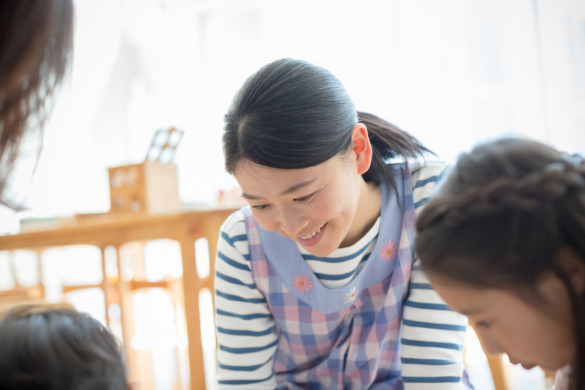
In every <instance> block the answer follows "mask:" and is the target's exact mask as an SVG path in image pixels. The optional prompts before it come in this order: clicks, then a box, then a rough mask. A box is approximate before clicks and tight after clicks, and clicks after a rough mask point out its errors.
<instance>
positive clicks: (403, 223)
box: [244, 165, 415, 390]
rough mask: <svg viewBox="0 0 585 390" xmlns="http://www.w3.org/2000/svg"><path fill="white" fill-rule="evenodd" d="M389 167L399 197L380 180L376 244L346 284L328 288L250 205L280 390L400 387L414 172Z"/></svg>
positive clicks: (254, 255)
mask: <svg viewBox="0 0 585 390" xmlns="http://www.w3.org/2000/svg"><path fill="white" fill-rule="evenodd" d="M392 168H393V170H394V174H395V181H396V187H397V188H396V189H397V193H398V197H397V196H396V192H395V191H394V189H392V187H391V186H390V185H389V184H388V183H382V184H381V185H380V190H381V195H382V207H381V224H380V232H379V236H378V239H377V241H376V245H375V248H374V250H373V252H372V253H371V255H370V257H369V258H368V260H367V262H366V264H365V265H364V266H363V268H362V270H361V271H360V273H359V274H358V275H357V276H356V277H355V278H354V280H353V281H352V282H351V283H349V284H348V285H347V286H345V287H342V288H338V289H328V288H325V287H324V286H323V285H322V284H321V283H320V282H319V280H318V279H317V277H316V276H315V274H314V273H313V272H312V270H311V269H310V268H309V266H308V265H307V264H306V262H305V261H304V259H303V258H302V256H301V254H300V252H299V250H298V248H297V246H296V243H295V242H294V240H291V239H288V238H286V237H284V236H282V235H280V234H278V233H276V232H269V231H266V230H264V229H262V228H261V227H260V226H259V225H258V224H257V223H256V221H255V219H254V217H253V216H252V214H251V211H250V209H249V208H246V209H245V211H244V213H245V221H246V229H247V233H248V242H249V245H250V254H251V257H250V259H251V268H252V275H253V277H254V281H255V283H256V286H257V288H258V289H259V290H260V291H261V292H262V293H263V295H264V297H265V298H266V302H267V304H268V306H269V307H270V310H271V312H272V315H273V317H274V320H275V322H276V326H277V332H278V335H279V338H278V347H277V349H276V352H275V354H274V374H275V376H276V379H277V382H278V386H279V387H278V388H279V389H291V390H292V389H342V388H343V389H366V388H367V389H394V390H399V389H400V390H401V389H403V384H402V379H401V364H400V323H401V317H402V305H403V301H404V300H405V299H406V295H407V292H408V281H409V279H410V272H411V267H412V259H413V256H414V246H413V244H414V233H415V229H414V222H415V211H414V203H413V198H412V184H411V181H412V178H411V173H410V171H409V170H408V169H407V168H406V167H405V166H404V165H393V166H392ZM398 199H400V202H398V201H397V200H398ZM332 261H334V259H332Z"/></svg>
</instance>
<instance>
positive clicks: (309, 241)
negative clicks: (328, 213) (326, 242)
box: [297, 223, 327, 246]
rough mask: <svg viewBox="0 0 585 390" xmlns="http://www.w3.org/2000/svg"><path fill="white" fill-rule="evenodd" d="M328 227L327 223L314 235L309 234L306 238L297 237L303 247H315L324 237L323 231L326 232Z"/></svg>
mask: <svg viewBox="0 0 585 390" xmlns="http://www.w3.org/2000/svg"><path fill="white" fill-rule="evenodd" d="M326 226H327V223H325V224H324V225H323V226H321V227H320V228H319V229H317V230H316V231H314V232H313V233H311V234H308V235H306V236H304V237H297V239H298V240H299V241H300V243H301V244H302V245H303V246H311V245H315V244H316V243H317V242H318V241H319V239H320V238H321V236H322V235H323V230H325V227H326Z"/></svg>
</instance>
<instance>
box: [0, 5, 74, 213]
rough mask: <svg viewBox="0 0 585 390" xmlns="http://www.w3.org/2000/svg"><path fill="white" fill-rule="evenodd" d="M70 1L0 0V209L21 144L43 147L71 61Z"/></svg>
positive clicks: (8, 202) (11, 203)
mask: <svg viewBox="0 0 585 390" xmlns="http://www.w3.org/2000/svg"><path fill="white" fill-rule="evenodd" d="M72 47H73V1H72V0H2V1H0V204H2V205H4V206H7V207H10V208H12V209H20V208H21V206H22V205H21V204H20V202H19V201H18V200H16V199H9V196H8V194H7V192H8V191H7V190H8V189H9V187H10V184H11V180H12V174H13V171H14V167H15V164H16V163H17V161H18V159H19V157H22V156H21V154H22V151H23V146H24V144H26V143H29V142H30V143H31V144H33V145H35V144H36V145H39V146H38V151H37V156H36V157H37V158H38V153H40V149H41V147H42V137H43V126H44V124H45V122H46V120H47V118H48V116H49V113H50V112H51V108H52V106H53V103H54V97H55V92H56V90H57V89H58V87H59V86H60V85H61V83H62V81H63V78H64V76H65V74H66V72H67V70H68V67H69V65H70V62H71V53H72Z"/></svg>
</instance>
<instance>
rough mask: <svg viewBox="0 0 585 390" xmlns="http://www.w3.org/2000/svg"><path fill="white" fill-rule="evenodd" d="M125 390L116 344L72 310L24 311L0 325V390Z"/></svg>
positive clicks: (36, 307)
mask: <svg viewBox="0 0 585 390" xmlns="http://www.w3.org/2000/svg"><path fill="white" fill-rule="evenodd" d="M16 389H20V390H23V389H24V390H26V389H30V390H32V389H35V390H74V389H75V390H126V389H128V385H127V382H126V366H125V364H124V361H123V358H122V351H121V348H120V344H119V343H118V342H117V341H116V339H115V337H114V336H113V335H112V333H110V331H108V329H107V328H106V327H104V326H103V325H102V324H101V323H100V322H99V321H97V320H95V319H93V318H91V317H90V316H88V315H86V314H82V313H79V312H77V311H75V310H73V309H68V308H56V307H47V306H43V305H25V306H19V307H16V308H14V309H12V310H10V311H9V312H8V313H7V314H6V315H5V317H4V318H3V319H2V321H0V390H16Z"/></svg>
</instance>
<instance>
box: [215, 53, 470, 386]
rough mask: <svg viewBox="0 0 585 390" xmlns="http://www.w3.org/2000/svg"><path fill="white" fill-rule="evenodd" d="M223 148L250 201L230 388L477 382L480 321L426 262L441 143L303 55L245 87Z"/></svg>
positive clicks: (242, 229) (235, 281)
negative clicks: (425, 139) (469, 334)
mask: <svg viewBox="0 0 585 390" xmlns="http://www.w3.org/2000/svg"><path fill="white" fill-rule="evenodd" d="M223 146H224V154H225V165H226V169H227V171H228V172H230V173H232V174H233V175H234V177H235V178H236V180H237V181H238V183H239V184H240V187H241V189H242V192H243V194H242V196H243V197H244V198H245V199H247V201H248V203H249V207H245V208H243V209H242V210H240V211H238V212H236V213H234V214H233V215H232V216H231V217H230V218H229V219H228V220H227V221H226V222H225V223H224V225H223V226H222V229H221V239H220V242H219V244H218V255H217V260H216V275H215V277H216V282H215V288H216V291H215V294H216V299H215V302H216V325H217V336H218V341H219V354H218V360H219V373H218V381H219V386H220V388H222V389H223V388H225V389H228V388H229V389H234V388H242V389H243V388H250V389H260V388H267V389H274V388H278V389H297V388H312V389H340V388H359V389H367V388H380V387H382V388H390V389H396V390H398V389H403V388H405V389H409V390H410V389H412V390H414V389H429V386H433V387H432V388H433V389H464V388H466V386H467V385H468V384H467V381H466V378H465V375H464V372H463V364H462V344H463V342H464V336H465V329H466V323H467V320H466V319H465V317H463V316H460V315H458V314H457V313H455V312H453V311H451V310H449V309H448V308H447V307H446V306H445V305H444V304H443V301H441V300H440V298H439V297H438V296H437V295H436V293H435V292H434V291H433V290H432V289H431V288H430V286H429V284H428V280H427V279H426V277H425V276H424V274H423V273H422V272H421V271H420V269H419V268H418V267H417V265H416V259H415V258H413V248H412V240H413V236H412V233H413V228H414V226H413V224H414V217H415V213H416V211H418V210H420V208H421V207H422V206H423V205H424V203H425V202H426V200H427V197H428V196H429V194H430V192H431V190H432V189H433V187H434V184H435V183H436V182H437V180H438V178H439V176H440V175H441V173H442V170H443V166H442V165H441V164H439V163H425V162H424V161H421V158H422V157H423V156H424V154H425V153H428V152H429V150H428V149H426V148H425V147H424V146H423V145H422V144H421V143H420V142H418V141H417V140H416V139H415V138H414V137H412V136H411V135H410V134H408V133H406V132H404V131H402V130H400V129H398V128H397V127H395V126H393V125H392V124H390V123H389V122H387V121H385V120H383V119H380V118H378V117H376V116H374V115H371V114H366V113H358V112H357V111H356V110H355V108H354V104H353V102H352V100H351V99H350V97H349V96H348V94H347V93H346V91H345V89H344V88H343V86H342V85H341V83H340V82H339V81H338V80H337V79H336V78H335V77H334V76H333V75H331V74H330V73H329V72H328V71H326V70H325V69H323V68H320V67H318V66H315V65H312V64H309V63H307V62H304V61H299V60H292V59H283V60H278V61H275V62H273V63H270V64H268V65H266V66H265V67H263V68H262V69H260V70H259V71H258V72H257V73H255V74H254V75H252V76H251V77H250V78H249V79H248V80H247V81H246V82H245V83H244V85H243V86H242V88H241V89H240V91H239V92H238V93H237V94H236V96H235V98H234V100H233V101H232V105H231V106H230V108H229V110H228V113H227V114H226V116H225V127H224V135H223ZM395 157H397V158H399V159H402V160H405V159H407V158H411V159H413V160H415V162H414V163H413V164H406V163H405V162H402V163H396V164H387V163H386V161H387V160H388V159H389V158H395Z"/></svg>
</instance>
